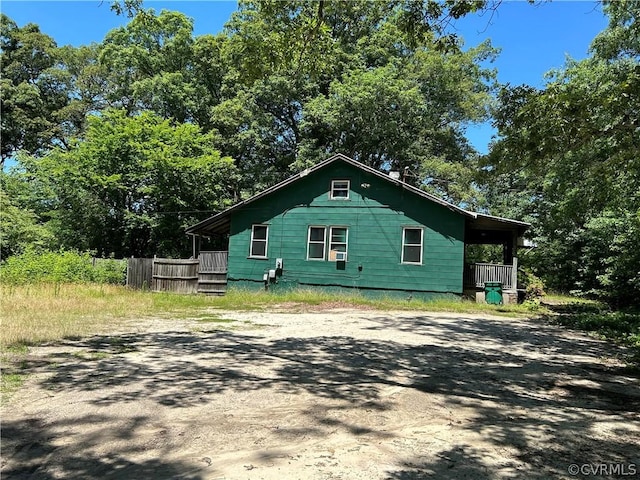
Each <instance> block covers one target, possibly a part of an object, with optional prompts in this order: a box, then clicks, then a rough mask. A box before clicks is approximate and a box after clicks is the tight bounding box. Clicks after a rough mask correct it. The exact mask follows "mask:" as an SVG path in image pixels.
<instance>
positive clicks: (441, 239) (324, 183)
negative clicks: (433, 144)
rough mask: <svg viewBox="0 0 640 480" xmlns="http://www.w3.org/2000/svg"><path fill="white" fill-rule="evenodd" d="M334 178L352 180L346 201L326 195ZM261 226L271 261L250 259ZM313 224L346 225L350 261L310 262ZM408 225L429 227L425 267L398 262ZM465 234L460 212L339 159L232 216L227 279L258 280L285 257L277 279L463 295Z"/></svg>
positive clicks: (426, 236)
mask: <svg viewBox="0 0 640 480" xmlns="http://www.w3.org/2000/svg"><path fill="white" fill-rule="evenodd" d="M332 180H350V182H351V185H350V186H351V190H350V192H349V200H330V199H329V190H330V186H331V181H332ZM256 224H261V225H262V224H264V225H268V226H269V239H268V240H269V241H268V250H267V259H255V258H249V251H250V243H251V227H252V225H256ZM310 225H313V226H326V227H330V226H343V227H347V228H348V229H349V245H348V261H347V262H346V263H342V264H337V263H336V262H333V261H326V260H325V261H318V260H307V259H306V257H307V236H308V228H309V226H310ZM403 227H413V228H420V227H422V228H424V235H423V262H422V265H407V264H402V263H401V255H402V230H403ZM328 236H329V228H327V237H328ZM463 239H464V217H463V216H462V215H460V214H459V213H457V212H453V211H451V210H449V209H447V208H446V207H444V206H441V205H438V204H436V203H433V202H430V201H429V200H427V199H424V198H421V197H418V196H417V195H415V194H412V193H410V192H407V191H406V190H404V189H402V188H400V187H398V186H396V185H394V184H392V183H390V182H386V181H384V180H382V179H380V178H378V177H376V176H374V175H371V174H369V173H367V172H364V171H362V170H359V169H357V168H355V167H353V166H351V165H349V164H346V163H344V164H343V163H335V164H333V165H332V166H331V168H327V169H322V170H319V171H316V172H314V173H312V174H310V175H309V176H307V177H303V178H302V179H300V180H299V181H297V182H294V183H293V184H291V185H289V186H287V187H284V188H283V189H281V190H278V191H276V192H274V193H273V194H271V195H269V196H267V197H265V198H262V199H260V200H257V201H255V202H252V203H251V204H250V205H248V206H247V207H246V208H243V209H240V210H238V211H237V212H235V213H234V214H233V216H232V217H231V236H230V239H229V273H228V279H229V282H230V284H233V282H243V283H245V282H247V281H253V282H260V284H261V282H262V278H263V274H264V273H266V272H268V270H269V269H273V268H275V260H276V258H282V259H283V262H284V269H283V271H282V276H281V277H279V278H278V281H279V282H281V283H282V284H287V285H292V284H302V285H305V284H306V285H326V286H342V287H355V288H361V289H381V290H402V291H409V292H450V293H462V269H463V261H464V243H463ZM326 250H327V254H328V242H327V248H326Z"/></svg>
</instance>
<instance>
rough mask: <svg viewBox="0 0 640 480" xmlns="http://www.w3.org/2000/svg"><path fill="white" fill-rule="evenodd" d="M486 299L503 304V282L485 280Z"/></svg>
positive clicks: (496, 303)
mask: <svg viewBox="0 0 640 480" xmlns="http://www.w3.org/2000/svg"><path fill="white" fill-rule="evenodd" d="M484 299H485V301H486V302H487V303H489V304H491V305H502V282H485V284H484Z"/></svg>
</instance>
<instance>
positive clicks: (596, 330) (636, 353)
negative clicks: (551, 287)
mask: <svg viewBox="0 0 640 480" xmlns="http://www.w3.org/2000/svg"><path fill="white" fill-rule="evenodd" d="M545 302H547V303H548V304H549V308H550V309H551V311H552V312H553V313H552V314H549V315H545V318H547V319H549V320H551V321H552V322H554V323H557V324H560V325H563V326H565V327H569V328H572V329H575V330H581V331H584V332H588V333H589V334H591V335H594V336H596V337H598V338H602V339H606V340H610V341H613V342H616V343H618V344H621V345H625V346H627V347H629V349H630V358H629V362H630V363H631V364H633V365H635V367H640V311H638V310H623V311H616V310H611V309H610V308H609V307H608V306H607V305H606V304H604V303H601V302H597V301H593V300H585V299H576V298H573V297H567V296H561V295H553V296H549V297H546V298H545Z"/></svg>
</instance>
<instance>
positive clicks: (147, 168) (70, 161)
mask: <svg viewBox="0 0 640 480" xmlns="http://www.w3.org/2000/svg"><path fill="white" fill-rule="evenodd" d="M214 141H215V138H214V136H213V135H211V134H203V133H201V131H200V129H199V128H198V127H197V126H195V125H191V124H179V125H171V123H170V122H169V121H168V120H163V119H162V118H160V117H159V116H157V115H155V114H152V113H149V112H145V113H142V114H140V115H137V116H134V117H129V116H127V114H126V112H124V111H123V110H106V111H104V112H102V114H101V115H100V116H93V117H89V120H88V128H87V131H86V135H85V138H84V139H83V140H82V141H79V142H77V143H76V145H75V146H74V147H73V148H71V149H70V150H69V151H63V150H60V149H58V150H55V151H52V152H50V153H49V154H48V155H46V156H44V157H42V158H30V159H22V163H23V164H24V166H25V168H26V170H27V172H28V173H29V174H32V175H34V176H36V177H37V178H39V179H40V181H41V182H43V183H45V184H47V185H48V186H49V187H50V192H51V193H50V198H49V199H47V201H48V203H49V204H50V205H51V206H52V207H53V208H52V209H51V210H52V213H51V217H52V220H51V224H52V229H53V230H54V232H55V233H56V235H57V237H58V238H59V241H60V243H61V246H63V247H65V248H77V249H79V250H94V251H96V252H97V253H98V254H100V255H109V254H113V255H115V256H116V257H123V256H129V255H135V256H153V255H155V254H158V255H185V254H187V253H188V252H190V243H189V241H188V240H187V238H186V237H185V235H184V229H185V228H186V227H187V226H189V225H191V224H193V223H196V222H197V221H198V220H199V219H200V218H201V217H202V216H203V215H208V214H210V213H213V212H215V211H218V210H220V209H222V208H224V207H225V206H227V205H229V203H230V202H231V199H232V198H233V196H234V191H233V188H234V184H236V183H237V178H236V171H235V168H234V165H233V161H232V160H231V159H230V158H228V157H222V156H221V155H220V153H219V151H218V150H216V149H215V147H214Z"/></svg>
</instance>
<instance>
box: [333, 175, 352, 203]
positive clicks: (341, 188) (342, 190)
mask: <svg viewBox="0 0 640 480" xmlns="http://www.w3.org/2000/svg"><path fill="white" fill-rule="evenodd" d="M349 186H350V182H349V180H332V181H331V192H330V194H329V195H330V197H329V198H331V200H349Z"/></svg>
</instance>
